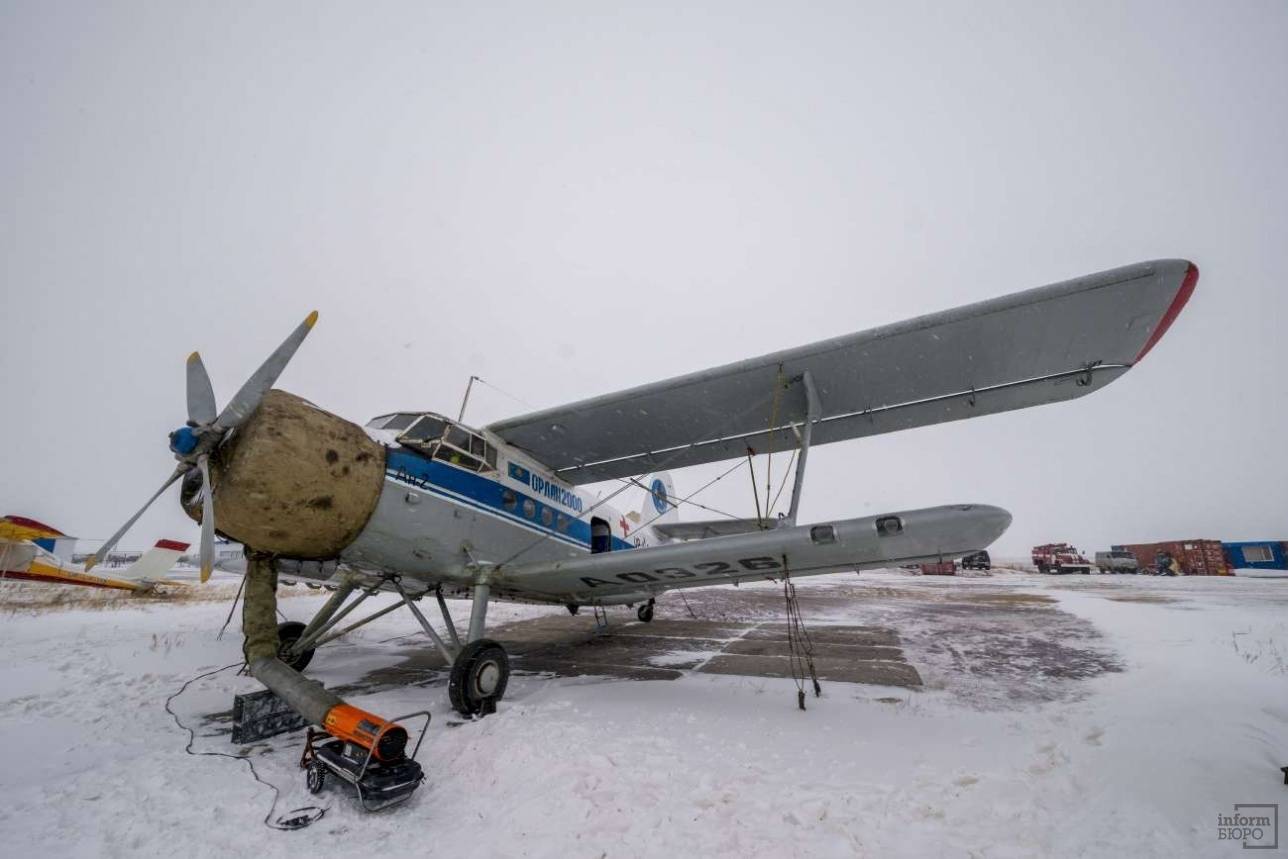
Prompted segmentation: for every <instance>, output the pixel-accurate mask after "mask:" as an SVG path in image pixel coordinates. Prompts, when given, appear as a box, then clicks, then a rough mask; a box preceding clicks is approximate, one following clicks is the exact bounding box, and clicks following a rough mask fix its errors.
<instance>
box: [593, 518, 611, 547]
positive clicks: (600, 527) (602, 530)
mask: <svg viewBox="0 0 1288 859" xmlns="http://www.w3.org/2000/svg"><path fill="white" fill-rule="evenodd" d="M612 548H613V530H612V529H611V528H609V527H608V523H607V522H605V521H604V520H603V519H600V518H599V517H595V518H593V519H591V520H590V553H591V554H592V555H598V554H599V553H600V552H608V551H611V550H612Z"/></svg>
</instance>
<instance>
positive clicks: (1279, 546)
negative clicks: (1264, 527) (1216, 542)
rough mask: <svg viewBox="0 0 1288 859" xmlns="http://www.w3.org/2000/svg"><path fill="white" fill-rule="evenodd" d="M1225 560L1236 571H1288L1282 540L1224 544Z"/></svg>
mask: <svg viewBox="0 0 1288 859" xmlns="http://www.w3.org/2000/svg"><path fill="white" fill-rule="evenodd" d="M1221 548H1222V549H1224V550H1225V559H1226V560H1227V561H1228V562H1229V563H1230V566H1232V567H1235V568H1236V569H1249V570H1288V555H1286V554H1285V552H1284V544H1283V541H1281V540H1250V541H1247V542H1243V543H1222V544H1221Z"/></svg>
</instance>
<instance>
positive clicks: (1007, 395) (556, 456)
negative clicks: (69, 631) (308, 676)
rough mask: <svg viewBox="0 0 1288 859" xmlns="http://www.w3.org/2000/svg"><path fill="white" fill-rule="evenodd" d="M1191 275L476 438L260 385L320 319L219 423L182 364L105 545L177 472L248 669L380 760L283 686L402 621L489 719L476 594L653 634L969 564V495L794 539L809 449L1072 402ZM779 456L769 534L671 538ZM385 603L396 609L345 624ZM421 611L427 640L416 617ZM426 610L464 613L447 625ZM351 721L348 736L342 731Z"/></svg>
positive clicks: (999, 312) (1044, 300) (984, 315)
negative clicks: (963, 559) (936, 566)
mask: <svg viewBox="0 0 1288 859" xmlns="http://www.w3.org/2000/svg"><path fill="white" fill-rule="evenodd" d="M1197 279H1198V270H1197V268H1196V267H1195V266H1194V265H1193V264H1192V263H1190V262H1188V261H1186V260H1156V261H1152V262H1143V263H1138V264H1135V265H1130V266H1126V267H1123V268H1117V269H1113V270H1110V271H1105V272H1101V273H1098V274H1093V275H1089V276H1085V277H1080V278H1077V279H1074V280H1068V281H1064V282H1061V283H1055V284H1051V285H1049V286H1043V287H1039V288H1037V289H1032V290H1028V291H1025V292H1020V293H1016V294H1012V295H1008V296H1004V297H1001V298H995V299H991V300H987V301H983V302H980V303H976V304H971V305H968V306H964V307H960V308H957V309H953V310H949V311H946V312H941V313H935V314H931V315H928V316H923V317H920V318H917V319H913V320H910V321H906V322H901V323H898V324H894V325H887V326H883V327H880V328H875V329H872V330H869V331H864V332H860V333H855V334H849V335H845V336H841V337H836V338H833V339H830V340H824V341H821V342H817V343H812V344H810V345H807V346H802V347H798V348H794V349H787V350H784V351H781V352H775V353H773V354H769V355H763V356H761V357H758V358H752V359H750V360H746V361H741V362H738V363H734V364H729V365H726V366H722V367H717V368H715V369H709V370H704V371H701V372H697V373H693V374H691V375H686V376H680V377H677V378H672V379H666V380H664V381H661V382H654V383H651V384H646V385H642V386H640V387H635V388H630V389H628V390H624V391H620V392H617V393H612V394H606V395H604V396H599V397H594V398H592V399H588V400H583V401H580V402H574V403H571V404H568V405H564V406H559V407H556V408H550V409H545V410H541V411H536V412H533V413H531V414H525V415H521V416H519V417H515V418H511V419H509V420H503V421H500V422H497V423H493V424H491V425H489V426H485V427H481V428H476V427H471V426H467V425H466V424H464V423H462V422H461V420H459V419H456V420H453V419H451V418H449V417H446V416H444V415H442V414H438V413H434V412H428V411H419V410H406V411H396V412H390V413H388V414H384V415H381V416H379V417H377V418H374V419H373V420H371V421H369V422H368V423H367V424H366V426H365V427H358V426H357V425H355V424H351V423H349V422H348V421H345V420H343V419H341V418H339V417H336V416H335V415H332V414H329V413H327V412H325V411H323V410H321V409H319V408H318V407H316V406H314V405H313V404H311V403H308V402H306V401H304V400H302V399H300V398H298V397H295V396H294V395H291V394H288V393H285V392H283V391H279V390H271V389H272V386H273V384H274V382H275V381H276V379H277V378H278V376H279V375H280V373H281V372H282V370H283V369H284V368H285V366H286V364H287V362H288V361H289V360H290V359H291V357H292V356H293V355H294V353H295V351H296V350H297V349H298V348H299V346H300V344H301V343H302V341H303V340H304V338H305V337H306V336H307V334H308V333H309V331H310V330H311V329H312V327H313V325H314V323H315V321H316V319H317V313H316V312H314V313H312V314H310V315H309V316H308V318H307V319H305V321H304V322H303V323H302V324H301V325H300V326H299V327H298V328H297V329H296V330H295V331H294V332H293V333H292V334H291V335H290V336H289V337H288V338H287V339H286V340H285V342H283V343H282V344H281V346H280V347H278V349H277V350H276V351H275V352H274V353H273V354H272V355H271V356H270V357H269V358H268V359H267V361H266V362H265V363H264V364H263V365H262V366H261V367H260V368H259V370H257V371H256V372H255V374H254V375H252V376H251V377H250V379H249V380H248V381H247V382H246V383H245V384H244V385H243V386H242V388H241V389H240V390H239V391H238V392H237V393H236V394H235V395H234V396H233V398H232V399H231V400H230V401H229V402H228V404H227V405H226V406H225V407H224V408H223V409H222V410H217V408H216V403H215V397H214V393H213V391H212V388H211V384H210V380H209V378H208V376H207V374H206V371H205V367H204V365H203V364H202V361H201V358H200V356H199V355H198V354H197V353H193V354H192V355H191V356H190V357H189V360H188V365H187V406H188V421H187V423H186V424H185V425H184V426H182V427H180V428H179V429H177V430H175V431H174V432H173V433H171V435H170V448H171V451H172V453H173V454H174V456H175V457H176V459H177V460H178V465H177V467H176V468H175V469H174V471H173V473H172V474H170V476H169V477H168V478H167V479H166V481H165V483H163V484H162V486H161V488H160V489H158V490H157V492H156V493H154V494H153V496H152V498H150V499H149V500H148V502H147V503H146V504H144V506H143V508H142V509H140V510H139V512H138V513H136V514H135V515H134V516H133V517H131V518H130V519H129V521H127V522H126V523H125V525H124V526H123V527H122V528H121V529H120V531H118V532H117V534H116V535H114V536H113V537H112V538H111V539H110V540H108V542H107V543H106V544H105V546H104V547H103V549H102V550H100V554H101V553H105V552H107V551H110V549H111V548H112V546H113V545H115V543H116V541H117V540H119V539H120V537H121V536H122V535H123V534H124V533H125V531H126V530H127V529H128V528H129V527H130V526H131V525H132V524H133V523H134V522H135V521H136V520H137V519H138V517H139V516H140V515H141V514H142V513H143V511H144V510H146V509H147V508H148V506H149V505H151V504H152V503H153V501H155V500H156V498H157V497H159V496H160V495H161V494H162V493H163V492H164V491H165V490H166V489H167V488H168V487H169V486H171V485H172V484H174V483H175V482H177V481H182V487H181V493H180V498H181V503H182V504H183V505H184V507H185V509H186V510H187V511H188V513H189V514H190V515H191V516H192V517H193V518H194V519H197V520H199V521H200V522H201V533H202V537H201V557H202V568H203V569H202V574H203V577H204V576H206V575H209V572H210V568H211V565H212V561H211V558H212V551H213V550H212V546H213V541H214V535H215V532H216V529H218V530H219V532H221V533H223V534H225V535H226V536H228V537H229V538H231V539H233V540H237V541H240V542H241V543H243V544H244V545H245V546H246V547H247V549H246V551H247V558H248V564H247V572H246V577H247V578H246V593H247V596H246V603H245V605H244V612H245V614H244V618H243V622H244V629H245V632H246V637H247V645H246V653H247V660H248V662H249V664H250V667H251V672H252V673H253V674H254V676H256V677H257V678H259V679H260V680H261V681H262V682H263V683H264V684H265V685H266V686H268V687H269V688H270V689H272V690H273V691H275V692H276V693H277V694H278V695H279V696H281V697H282V698H283V699H284V700H286V701H287V702H289V703H290V704H291V706H293V707H294V708H295V709H297V710H298V711H299V712H300V713H301V714H303V715H304V716H305V717H306V718H308V719H310V720H311V721H313V722H315V723H317V724H322V725H324V726H325V727H327V729H328V730H330V731H331V732H332V733H334V734H336V735H337V736H350V735H352V736H360V738H361V740H360V742H361V743H362V744H364V745H366V746H368V747H370V748H373V749H374V748H376V747H377V746H378V745H379V743H378V742H377V737H380V738H386V737H387V736H393V734H390V733H389V730H390V725H391V723H388V722H386V721H384V720H381V719H380V718H379V717H376V716H372V715H371V714H364V713H362V712H361V711H355V710H354V709H353V708H351V707H349V706H348V705H346V704H343V702H340V701H339V699H337V698H335V697H334V696H331V694H330V693H329V692H325V691H324V690H322V689H321V687H320V686H318V684H315V683H312V682H311V681H306V680H304V679H303V678H302V677H301V676H300V675H299V674H298V673H296V671H295V670H293V669H301V670H302V669H303V668H304V666H305V665H306V664H307V663H308V661H309V659H310V658H311V657H312V655H313V653H314V651H315V649H316V648H317V646H318V645H319V644H321V643H324V642H326V641H328V640H330V639H331V638H334V637H336V636H339V635H342V634H344V633H345V632H348V631H350V630H352V629H354V628H356V627H357V626H360V625H361V624H362V623H365V622H367V621H369V620H371V619H373V618H374V617H378V616H381V615H383V614H386V613H388V612H389V611H392V610H394V609H396V608H400V607H402V606H406V607H407V608H408V609H409V610H410V611H411V612H412V613H413V615H414V616H415V617H416V619H417V621H418V622H419V624H420V625H421V626H422V628H423V629H424V632H425V633H426V635H427V636H428V638H429V640H430V641H431V642H432V643H433V646H435V647H436V648H438V650H439V651H440V652H441V653H442V655H443V657H444V658H445V659H446V660H447V663H448V664H449V665H450V666H451V680H450V683H449V692H450V696H451V700H452V703H453V706H454V707H456V708H457V709H458V710H459V711H460V712H462V713H464V714H467V715H472V714H477V713H484V712H490V710H491V708H492V707H494V706H495V702H496V701H497V700H498V699H499V698H500V697H501V696H502V695H503V694H504V691H505V686H506V679H507V677H508V672H509V663H508V659H507V657H506V654H505V651H504V649H503V648H502V647H501V646H500V645H499V644H497V643H495V642H493V641H491V640H489V639H487V638H486V637H485V630H486V617H487V608H488V604H489V602H490V601H491V600H523V601H531V602H538V603H546V604H549V605H552V606H565V607H567V608H568V610H570V611H572V612H574V613H575V612H576V611H577V610H578V608H580V607H585V606H591V607H601V606H614V605H630V606H636V607H637V611H638V615H639V618H640V619H641V620H644V621H648V620H650V619H651V617H652V613H653V606H654V601H655V600H656V599H657V598H658V597H660V596H661V595H662V594H664V593H665V592H667V591H670V590H672V589H676V588H691V587H701V586H707V585H717V584H729V583H738V582H740V581H750V580H762V579H776V580H777V579H782V578H784V577H789V576H790V577H799V576H812V575H818V574H823V573H833V572H839V571H851V570H864V569H872V568H880V567H894V566H900V565H904V564H910V563H917V562H921V561H935V560H939V559H941V558H944V557H955V556H960V555H963V554H966V553H970V552H975V551H978V550H981V549H985V548H987V547H988V546H989V544H991V543H992V542H993V541H994V540H996V539H997V538H998V537H999V536H1000V535H1001V534H1002V533H1003V532H1004V531H1005V530H1006V528H1007V527H1008V526H1009V524H1010V522H1011V516H1010V514H1009V513H1007V512H1006V511H1005V510H1003V509H1001V508H999V507H995V506H990V505H987V504H979V503H963V504H954V505H947V506H939V507H930V508H925V509H919V510H892V511H889V512H886V513H882V514H880V515H876V516H863V517H859V518H852V519H835V520H828V521H823V522H814V523H809V524H800V523H798V522H797V514H798V511H799V507H800V500H801V492H802V487H803V485H804V477H805V474H806V464H807V458H808V455H809V452H810V449H811V447H812V446H813V445H816V444H829V443H832V442H838V441H843V440H846V439H855V438H863V437H866V436H872V435H877V434H880V433H888V432H895V431H898V430H905V429H911V428H914V427H921V426H928V425H932V424H939V423H943V422H947V421H955V420H963V419H966V418H974V417H980V416H983V415H992V414H997V413H999V412H1005V411H1010V410H1012V409H1020V408H1026V407H1029V406H1036V405H1040V404H1044V403H1056V402H1062V401H1067V400H1073V399H1075V398H1078V397H1082V396H1085V395H1086V394H1089V393H1091V392H1093V391H1096V390H1098V389H1099V388H1102V387H1104V386H1105V385H1107V384H1109V383H1110V382H1113V381H1114V380H1116V379H1118V378H1119V377H1120V376H1122V375H1123V374H1124V373H1126V372H1127V371H1128V370H1130V369H1131V368H1132V367H1133V366H1135V365H1136V364H1137V363H1138V362H1140V361H1141V360H1142V359H1143V358H1144V357H1145V356H1146V355H1147V354H1148V353H1149V351H1150V350H1151V349H1152V348H1153V347H1154V345H1155V344H1156V343H1157V342H1158V341H1159V338H1161V337H1162V336H1163V334H1164V333H1165V332H1166V331H1167V329H1168V327H1169V326H1170V325H1171V324H1172V322H1173V321H1174V320H1175V319H1176V316H1177V314H1178V313H1179V312H1180V311H1181V309H1182V308H1183V307H1184V305H1185V303H1186V301H1187V300H1188V299H1189V297H1190V295H1191V293H1192V292H1193V290H1194V287H1195V284H1196V282H1197ZM786 451H792V452H794V455H795V467H794V482H793V486H792V491H791V496H790V503H789V504H788V505H787V510H786V512H785V513H784V514H783V515H782V516H781V517H775V518H773V519H763V518H746V519H729V520H724V521H703V522H682V521H680V519H679V516H678V512H677V511H678V508H679V507H680V506H681V505H682V504H684V503H685V502H686V501H688V500H689V499H688V498H683V497H680V496H679V495H677V493H676V491H675V489H674V487H673V485H672V482H671V478H670V477H669V474H668V472H669V471H671V470H674V469H681V468H685V467H687V466H693V465H699V464H703V463H712V462H717V461H720V460H740V459H742V458H745V457H746V456H747V455H748V454H749V453H754V454H766V453H781V452H786ZM609 481H614V482H617V484H618V487H617V489H616V490H615V491H613V492H610V493H607V494H606V495H605V496H604V497H602V498H600V497H598V496H596V495H595V494H592V493H591V492H589V491H587V490H586V489H585V488H584V487H585V486H586V485H587V484H593V483H604V482H609ZM628 486H637V487H642V488H644V489H646V490H647V495H646V498H645V502H644V507H643V509H642V510H640V511H632V512H633V513H634V515H633V516H629V517H628V515H626V514H624V513H623V512H622V511H620V510H618V509H616V508H614V507H613V506H612V504H611V502H612V500H613V499H614V498H615V497H616V496H617V495H618V494H619V493H620V492H621V491H623V490H624V489H626V487H628ZM216 523H218V525H216ZM91 566H92V564H91ZM279 574H280V575H282V576H289V577H291V578H294V579H302V580H305V581H313V582H325V583H328V584H329V585H332V586H334V588H335V589H334V592H333V593H332V595H331V598H330V599H329V600H328V601H327V602H326V604H325V605H324V606H323V607H322V608H321V609H320V610H319V612H318V613H317V615H316V616H315V617H314V618H313V619H312V620H311V621H309V622H308V623H306V624H305V623H290V624H283V625H281V626H280V628H279V627H278V625H277V623H276V618H275V617H274V607H275V602H274V600H275V596H274V594H275V586H276V582H277V576H278V575H279ZM380 591H389V592H394V593H396V594H398V595H399V597H400V599H399V601H397V602H396V603H394V604H393V605H390V606H386V607H384V608H382V609H381V610H380V611H378V612H376V613H375V614H374V615H372V616H371V617H369V618H366V619H364V620H362V621H359V622H358V623H355V624H351V625H349V626H346V627H344V628H342V629H341V628H339V624H340V622H341V620H342V619H343V618H345V617H346V616H348V615H349V613H350V612H352V611H353V610H354V609H355V608H356V606H357V605H358V604H359V603H361V602H362V601H363V600H365V599H367V598H368V597H369V596H371V595H373V594H375V593H377V592H380ZM430 595H432V596H434V597H435V598H436V599H437V602H438V605H439V607H440V610H441V612H442V617H443V622H444V625H445V629H446V632H445V634H442V635H440V634H439V632H438V631H436V630H435V628H434V627H433V626H431V625H430V624H429V623H428V622H427V621H426V619H425V617H424V615H423V614H422V613H421V610H420V608H419V606H418V603H419V601H420V600H421V599H422V598H423V597H426V596H430ZM445 595H446V596H456V595H460V596H465V597H467V598H469V600H470V606H471V608H470V616H469V620H468V624H467V626H466V628H465V629H464V630H463V631H461V630H458V629H457V626H456V625H455V623H454V622H453V620H452V618H451V615H450V613H449V611H448V607H447V603H446V602H445V601H444V596H445ZM351 596H352V597H353V599H350V597H351ZM269 624H271V628H267V629H266V628H265V627H266V626H267V625H269ZM345 708H347V709H345ZM346 713H347V714H348V715H345V714H346ZM354 713H357V714H358V715H357V716H354ZM363 718H366V719H367V722H366V723H365V724H366V725H367V731H368V732H367V733H366V734H362V730H361V729H360V728H357V727H353V725H354V724H356V723H355V722H354V721H353V720H354V719H356V720H357V721H358V722H361V720H362V719H363ZM346 720H348V721H346ZM346 726H347V727H346ZM373 726H374V727H373ZM346 732H348V733H346ZM355 732H356V733H355ZM381 754H382V753H376V756H377V757H381Z"/></svg>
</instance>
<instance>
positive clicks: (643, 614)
mask: <svg viewBox="0 0 1288 859" xmlns="http://www.w3.org/2000/svg"><path fill="white" fill-rule="evenodd" d="M635 616H636V617H638V618H639V619H640V620H641V621H642V622H644V623H648V622H649V621H651V620H652V619H653V601H652V600H649V601H648V602H646V603H644V605H642V606H640V607H639V608H637V609H636V610H635Z"/></svg>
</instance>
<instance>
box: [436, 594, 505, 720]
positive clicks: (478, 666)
mask: <svg viewBox="0 0 1288 859" xmlns="http://www.w3.org/2000/svg"><path fill="white" fill-rule="evenodd" d="M490 595H491V592H490V589H489V588H488V586H487V585H486V584H483V583H480V584H477V585H475V586H474V604H473V606H472V607H471V609H470V628H469V632H468V633H467V634H466V641H467V644H466V645H465V646H464V647H463V648H461V652H460V654H458V655H457V657H456V659H455V661H453V663H452V674H451V678H450V680H449V681H448V684H447V696H448V698H450V699H451V701H452V707H454V708H455V709H456V712H458V713H460V714H461V715H462V716H485V715H487V714H489V713H495V712H496V704H497V702H498V701H500V700H501V698H502V697H504V695H505V687H506V684H507V683H508V682H509V680H510V658H509V657H508V656H507V655H506V653H505V648H504V647H502V646H501V645H499V644H497V643H496V642H495V641H492V640H490V639H487V638H484V637H483V628H484V623H485V621H486V619H487V603H488V598H489V596H490Z"/></svg>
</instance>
